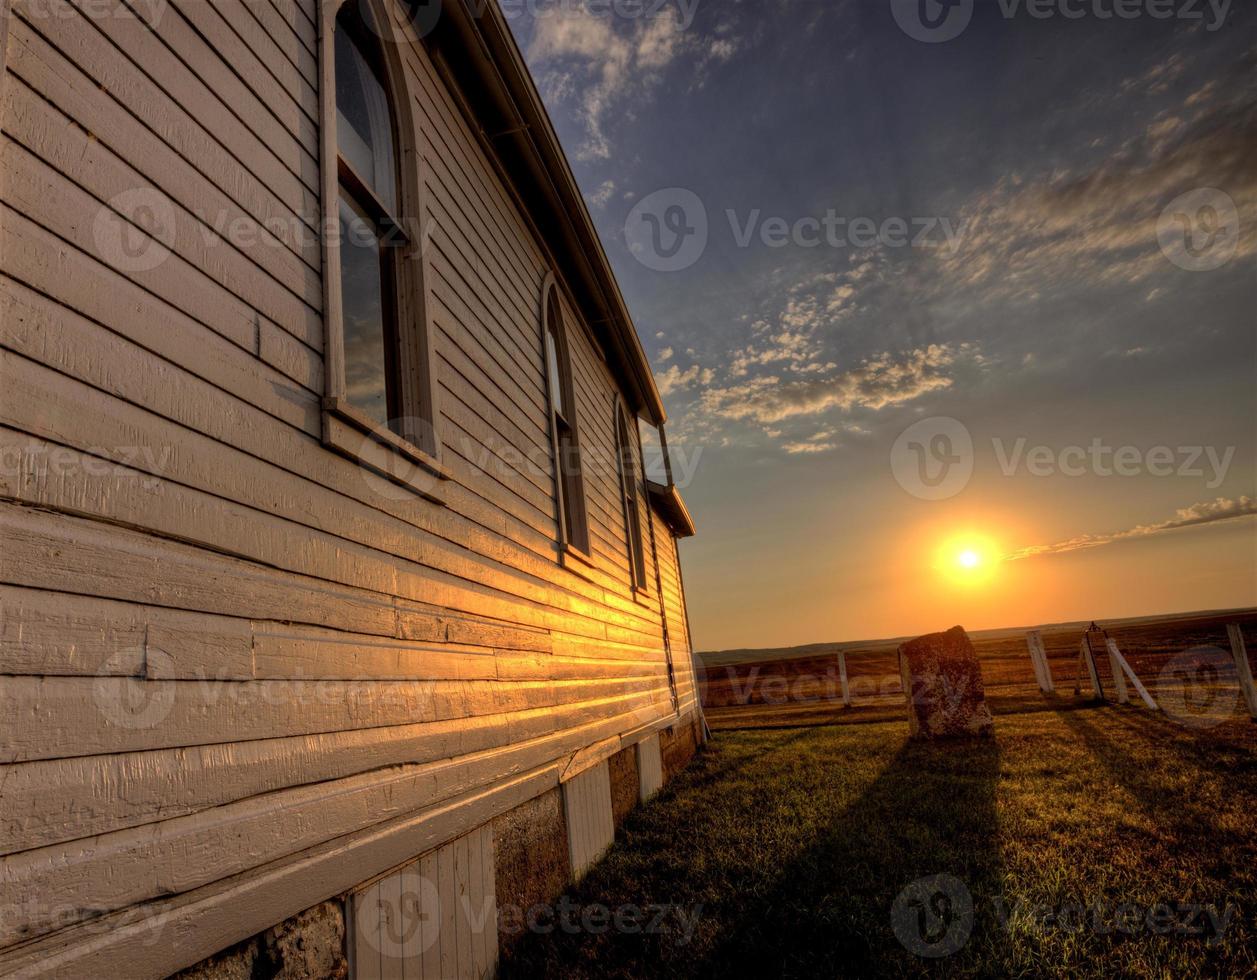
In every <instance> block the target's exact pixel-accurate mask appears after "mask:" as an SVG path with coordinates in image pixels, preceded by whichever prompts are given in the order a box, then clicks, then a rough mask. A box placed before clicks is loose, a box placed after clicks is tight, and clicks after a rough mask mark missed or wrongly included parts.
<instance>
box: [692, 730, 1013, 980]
mask: <svg viewBox="0 0 1257 980" xmlns="http://www.w3.org/2000/svg"><path fill="white" fill-rule="evenodd" d="M841 765H842V760H841V758H840V757H839V758H835V759H834V766H835V772H834V778H835V779H841V778H842V776H841V773H840V772H839V771H838V770H839V768H840V767H841ZM998 774H999V754H998V749H997V747H996V744H995V742H994V741H993V740H982V741H973V742H946V743H943V742H939V743H907V744H905V745H904V747H903V748H902V749H901V750H900V751H899V752H897V753H896V754H895V755H894V756H893V757H892V758H891V759H890V762H889V764H888V765H887V766H886V767H885V769H883V770H882V772H881V773H880V774H879V775H878V776H877V777H876V779H875V780H874V781H873V782H872V784H871V785H869V786H868V787H867V788H866V789H865V790H864V792H863V793H862V794H861V795H860V796H859V797H858V798H857V799H855V800H854V802H852V803H851V804H850V805H848V806H847V807H846V808H844V809H843V810H841V811H840V812H837V813H835V814H834V815H833V819H832V820H831V821H830V822H829V823H828V824H826V825H824V826H823V829H822V830H821V831H820V832H819V833H818V834H816V835H815V836H814V838H813V839H812V840H811V841H810V843H809V844H808V846H806V847H805V848H804V849H803V850H802V851H801V852H798V853H794V854H790V855H782V859H783V860H782V864H781V867H780V870H779V871H778V872H777V873H776V874H775V875H774V876H773V879H772V884H771V887H769V888H767V889H766V890H763V891H758V892H757V893H755V894H748V895H746V897H745V900H744V901H743V902H741V903H740V904H739V905H738V911H737V914H736V915H734V916H731V917H730V918H728V919H727V920H726V921H724V922H722V923H721V925H720V932H719V935H718V936H717V937H715V939H716V941H715V942H714V943H712V944H709V945H708V948H707V951H706V955H705V956H703V957H702V958H701V959H700V960H699V961H697V962H694V963H693V964H692V975H696V976H808V977H812V976H870V975H886V974H896V975H898V974H903V973H915V972H920V971H923V970H925V969H926V967H927V966H928V964H929V963H931V962H937V961H938V960H937V958H936V957H933V956H930V955H928V954H931V953H934V954H938V953H943V952H946V951H948V950H954V951H955V952H954V953H953V955H951V956H949V957H948V958H947V959H946V963H947V966H948V967H949V968H959V969H963V968H964V963H965V961H966V960H967V959H969V958H970V956H974V957H976V956H977V955H979V954H978V953H977V949H978V947H980V946H984V945H985V943H983V942H981V939H982V937H983V936H984V935H986V934H989V933H991V931H992V930H993V928H994V922H993V921H987V918H986V915H985V914H984V910H989V909H991V908H992V907H993V903H992V901H991V899H992V898H993V896H994V895H995V894H997V892H998V878H999V869H1000V865H999V851H998V846H997V834H996V829H997V828H996V811H995V787H996V781H997V779H998ZM938 875H946V876H950V877H951V878H953V879H955V882H954V883H952V882H950V881H948V882H943V881H939V882H937V887H935V886H934V885H931V886H929V887H927V888H926V889H925V892H924V894H926V895H929V896H930V897H932V898H933V903H932V907H933V908H934V910H935V911H938V912H941V913H944V915H943V918H942V920H941V921H937V920H936V921H934V922H933V923H931V922H929V921H927V917H926V915H925V914H924V912H923V911H922V910H921V908H920V903H919V901H917V900H913V899H910V900H908V901H906V902H902V903H901V905H900V906H898V907H897V906H896V899H897V898H899V896H900V895H901V893H902V892H903V891H904V889H905V888H907V887H908V886H909V885H910V884H911V883H913V882H916V881H919V880H921V879H931V878H934V876H938ZM957 885H958V886H959V891H953V892H952V893H951V894H950V896H949V898H948V899H943V898H941V897H939V895H938V893H939V892H940V891H943V890H946V889H947V888H951V889H956V888H957ZM966 896H968V897H970V898H971V899H972V903H973V907H975V908H976V909H977V915H976V920H975V919H973V918H966V916H965V915H964V912H963V906H964V903H965V901H966ZM896 908H898V914H897V915H896V921H895V922H892V910H894V909H896ZM896 923H897V926H898V927H897V928H896ZM971 930H972V931H973V937H972V939H970V938H969V937H970V931H971ZM966 940H968V941H966ZM975 940H976V942H975ZM908 947H911V949H909V948H908ZM966 950H968V952H969V956H967V955H966Z"/></svg>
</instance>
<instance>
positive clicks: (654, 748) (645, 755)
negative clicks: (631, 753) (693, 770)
mask: <svg viewBox="0 0 1257 980" xmlns="http://www.w3.org/2000/svg"><path fill="white" fill-rule="evenodd" d="M637 771H638V774H639V776H640V782H641V787H640V788H641V793H640V799H641V800H642V801H643V802H645V801H646V800H648V799H650V798H651V797H652V796H654V795H655V794H656V793H657V792H659V790H660V789H662V788H663V756H662V753H661V751H660V746H659V736H658V735H648V736H647V737H646V738H644V739H642V740H641V741H640V742H638V743H637Z"/></svg>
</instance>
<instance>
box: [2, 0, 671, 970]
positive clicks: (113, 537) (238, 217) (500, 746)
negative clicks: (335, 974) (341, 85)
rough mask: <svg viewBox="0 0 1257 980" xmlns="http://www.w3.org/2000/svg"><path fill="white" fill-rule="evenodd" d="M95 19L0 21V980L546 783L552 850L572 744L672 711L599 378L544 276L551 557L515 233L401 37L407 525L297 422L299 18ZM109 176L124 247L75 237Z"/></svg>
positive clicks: (656, 548)
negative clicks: (412, 238) (570, 480)
mask: <svg viewBox="0 0 1257 980" xmlns="http://www.w3.org/2000/svg"><path fill="white" fill-rule="evenodd" d="M128 2H129V0H128ZM389 2H394V0H389ZM132 9H133V12H134V14H135V15H134V16H127V17H116V18H93V17H89V16H87V15H85V14H84V13H82V12H81V11H79V10H78V9H77V8H75V7H73V6H68V7H67V8H66V9H65V10H64V11H62V12H61V14H60V15H59V16H56V17H43V16H35V15H31V14H30V13H28V12H27V11H25V10H24V9H23V7H22V6H21V5H20V4H19V5H18V7H17V8H16V9H15V10H14V11H13V14H12V16H11V17H10V23H9V29H8V38H7V43H6V46H5V61H4V77H3V82H4V84H3V85H2V86H0V106H2V111H0V127H2V128H3V134H4V141H3V144H2V145H3V150H2V154H3V156H2V159H0V167H2V168H3V178H4V179H3V181H2V182H0V194H2V196H3V203H4V208H3V210H2V211H0V255H2V256H3V267H2V268H0V381H2V384H0V450H3V456H4V461H5V464H6V465H5V466H4V467H3V468H2V469H0V541H2V542H3V549H2V550H0V675H4V676H3V680H4V683H3V685H2V686H0V782H2V783H3V785H4V787H5V794H4V795H5V806H4V812H3V817H2V818H0V842H3V843H2V846H0V880H3V881H4V883H5V890H6V896H8V895H12V896H13V904H14V905H16V906H17V907H20V908H22V909H23V910H24V912H23V915H21V916H17V917H5V919H4V921H3V923H0V974H8V973H10V972H14V971H16V972H19V973H21V974H23V975H32V976H33V975H39V974H40V971H44V972H46V973H47V974H48V975H73V974H76V973H77V974H82V973H84V972H87V973H93V974H97V975H99V974H101V973H102V972H105V973H107V972H110V971H112V972H113V973H115V974H117V975H128V976H160V975H162V973H163V971H165V972H169V971H171V970H174V969H176V968H178V967H179V966H182V965H186V964H187V962H190V961H192V960H195V959H199V958H201V957H203V956H205V955H208V954H209V953H212V952H214V951H215V950H217V949H219V948H221V947H223V946H226V945H229V944H230V943H232V942H235V941H237V940H239V939H243V938H245V937H246V936H248V935H250V934H252V933H254V932H257V931H258V930H260V929H261V928H264V927H266V926H267V925H269V924H271V923H273V922H274V921H277V920H278V919H280V918H284V917H285V916H287V915H291V914H293V913H294V912H297V911H300V910H301V909H303V908H306V907H309V906H310V905H312V904H314V903H316V902H319V901H323V900H325V899H327V898H329V897H332V896H334V895H336V894H338V893H341V892H344V891H345V890H347V889H350V888H352V887H354V886H355V885H358V884H360V883H362V882H363V881H367V880H369V879H371V878H372V877H374V876H377V875H381V874H383V873H385V872H386V871H388V870H389V869H390V868H396V867H398V866H400V865H402V864H404V863H405V862H407V861H408V860H412V859H413V858H415V857H416V856H418V855H419V854H420V853H422V852H423V851H430V850H433V849H434V848H438V847H441V846H442V845H448V843H449V842H450V841H451V840H453V839H454V838H455V837H457V836H459V835H463V834H467V833H471V832H476V833H480V831H478V830H477V828H479V827H481V825H482V824H483V823H484V822H485V821H486V820H488V819H491V818H492V817H493V816H495V815H496V814H498V813H501V812H504V810H505V809H508V808H509V807H510V806H514V805H517V804H518V803H520V802H522V801H524V800H527V799H529V798H531V796H535V795H537V794H539V793H542V792H545V791H547V790H552V789H553V788H554V787H556V786H558V785H560V782H561V781H562V780H563V779H565V778H568V777H571V778H570V782H569V783H568V785H569V786H571V785H579V786H581V787H583V788H582V789H580V790H579V791H580V792H581V793H584V794H585V795H584V796H582V797H581V799H582V800H583V801H584V802H583V803H582V805H581V807H582V808H581V809H580V811H579V812H581V813H583V814H585V816H584V817H582V818H581V819H583V820H585V821H586V822H585V823H584V824H581V826H582V827H583V830H582V831H581V837H580V840H581V841H582V842H583V843H582V845H581V846H582V848H583V850H582V854H581V864H580V866H581V867H583V866H584V865H585V864H586V863H587V862H588V861H589V860H590V859H592V856H596V853H597V852H599V851H600V850H601V847H602V844H603V837H604V836H605V827H604V826H603V821H602V817H601V809H600V801H601V795H602V790H603V789H605V788H606V787H605V786H603V783H605V776H606V763H605V759H606V758H608V757H609V756H610V755H611V754H613V753H614V752H616V751H620V750H622V749H623V748H625V747H630V746H632V745H633V744H635V742H636V741H637V740H639V739H641V738H649V737H650V736H651V733H652V732H655V731H657V730H658V729H660V728H662V727H665V726H668V725H671V724H675V723H676V722H677V719H678V714H685V713H687V712H689V711H692V710H694V696H693V688H694V685H693V677H692V669H691V668H690V666H689V664H690V660H689V657H690V650H689V641H688V636H686V633H685V627H684V599H683V596H682V594H681V589H680V578H679V574H678V571H677V565H676V563H677V553H676V548H675V542H674V540H673V539H672V537H671V534H670V533H669V532H668V530H667V529H666V527H664V525H663V524H662V522H660V521H659V520H658V519H657V518H656V517H655V516H654V515H653V514H652V513H651V512H650V509H649V505H648V503H647V500H648V497H647V494H646V488H645V484H644V482H643V477H642V467H641V462H640V458H638V460H637V466H636V471H637V473H636V476H637V481H638V499H639V503H640V505H641V507H642V514H641V517H642V526H643V529H644V531H646V532H649V531H650V530H652V529H653V532H654V534H653V540H652V539H651V538H650V537H649V536H648V539H647V540H646V541H644V542H643V544H644V549H645V554H646V556H647V565H648V568H647V578H648V580H649V582H650V583H651V584H650V588H649V589H647V590H645V592H641V593H638V592H634V590H633V589H632V587H631V581H630V575H629V560H628V544H627V539H626V535H627V527H626V522H625V517H624V514H623V509H622V502H621V496H620V487H619V477H618V473H617V471H616V467H615V452H616V435H615V418H616V416H615V412H616V410H617V409H616V406H617V398H618V396H619V383H618V382H617V380H616V374H615V371H614V369H613V366H612V365H611V364H609V363H608V362H607V359H606V356H605V355H604V354H603V352H602V351H601V350H600V348H599V347H598V345H597V343H596V342H595V341H594V338H593V334H592V333H591V332H590V330H589V329H588V328H587V327H586V325H585V323H584V321H583V318H582V317H583V314H582V311H581V310H580V309H578V308H577V307H576V306H575V305H574V303H573V301H572V299H571V296H570V295H569V294H568V293H567V291H566V290H565V289H562V288H561V289H560V303H561V308H562V314H563V317H564V321H565V323H566V325H567V332H568V343H569V346H570V348H571V361H572V372H573V383H574V386H575V409H576V417H577V426H578V430H579V437H580V441H581V445H582V450H583V451H584V452H585V453H586V454H587V459H588V460H589V465H588V466H587V467H586V470H585V494H586V501H587V509H588V514H589V524H590V537H591V552H592V553H591V555H590V559H591V562H592V564H591V566H590V567H588V568H585V567H583V566H582V567H581V569H580V571H579V572H577V571H575V570H573V569H572V568H568V567H565V566H564V565H563V564H562V563H561V562H560V560H559V549H558V546H557V542H556V537H557V534H558V510H557V506H556V502H555V499H554V461H553V459H552V458H551V441H550V432H549V417H548V405H547V400H546V380H545V373H544V355H543V340H542V327H541V309H540V304H541V284H542V282H543V281H544V280H545V278H546V276H547V275H548V274H549V273H550V272H551V271H553V260H552V258H551V254H552V248H551V246H550V244H549V243H547V242H544V241H542V240H540V239H539V238H538V237H537V235H536V232H535V230H534V225H533V223H532V221H531V219H530V218H529V217H528V216H527V215H525V214H524V213H523V212H522V211H521V210H520V206H519V205H518V204H517V203H516V196H515V194H514V193H513V191H512V190H511V189H510V188H508V186H507V185H506V184H505V183H504V181H503V178H502V176H501V172H500V165H499V163H498V162H497V161H496V160H495V159H494V158H493V157H492V155H491V151H490V150H488V149H487V147H486V144H485V140H484V137H483V135H482V134H481V133H480V132H479V131H478V129H477V127H476V126H475V125H474V122H473V121H470V120H469V119H468V118H467V115H466V110H465V108H464V106H463V105H462V104H461V103H460V101H459V99H458V97H457V96H456V94H455V93H453V92H452V91H451V89H450V88H449V84H448V83H447V82H446V81H445V80H444V76H443V74H442V72H440V71H438V70H437V68H436V67H435V65H434V64H433V62H432V58H431V55H430V54H429V52H428V50H427V49H426V48H425V47H424V46H423V45H421V44H419V43H414V44H412V45H408V46H406V47H405V49H404V50H403V51H402V52H401V55H402V57H401V61H402V63H403V65H404V72H403V73H404V77H405V79H406V89H405V92H404V93H399V95H404V97H405V99H406V103H405V107H404V109H402V108H401V107H399V111H407V112H409V113H412V114H413V117H414V129H415V134H416V139H417V145H416V146H415V147H414V148H413V152H412V153H411V154H409V155H408V156H407V159H408V160H410V161H415V162H416V163H417V165H418V167H419V174H418V179H417V184H418V185H419V186H421V187H422V194H421V195H420V196H419V204H418V205H417V206H418V207H419V211H418V213H417V215H416V217H417V218H418V219H419V221H420V222H421V227H422V228H423V230H424V237H425V240H424V244H425V248H426V253H425V254H426V260H425V282H424V287H425V298H426V317H427V320H428V323H429V329H430V330H431V333H432V337H433V354H434V363H433V369H434V375H435V377H434V380H433V383H434V385H435V386H436V388H437V394H438V397H437V398H436V403H437V404H438V405H439V415H438V417H437V418H436V419H435V420H434V421H435V426H436V429H437V435H438V437H439V439H440V442H441V445H442V447H443V448H442V464H443V465H444V466H445V467H446V469H447V470H448V472H449V475H450V477H451V478H450V479H448V480H444V481H441V482H440V483H439V486H436V487H434V490H435V491H436V492H437V493H438V494H439V496H440V497H441V498H442V500H443V501H444V506H441V505H438V504H436V503H434V502H432V501H429V500H427V499H424V498H422V497H420V496H418V495H417V494H413V493H410V492H409V491H407V490H404V489H402V488H400V487H398V486H396V485H394V484H389V483H386V482H384V481H383V480H382V479H381V478H378V477H376V476H374V475H372V474H371V473H369V472H368V471H365V470H363V469H362V468H361V467H360V466H359V465H358V464H357V463H356V462H354V461H352V460H350V459H348V458H346V457H344V456H342V455H339V454H336V453H333V452H331V451H329V450H328V449H327V448H325V447H324V445H323V443H322V432H323V414H322V413H323V405H322V395H323V392H324V390H325V377H324V369H325V365H324V359H323V352H324V350H325V346H326V345H325V330H324V323H323V281H322V253H321V249H320V246H319V244H318V241H317V237H316V235H315V234H314V229H315V228H316V227H317V225H318V223H319V214H320V210H319V201H318V193H319V188H320V186H321V184H320V174H319V169H318V159H319V152H318V150H319V143H320V133H319V97H318V91H317V85H318V77H319V72H318V64H317V60H316V56H315V52H316V50H317V30H316V20H317V8H316V6H315V3H314V2H313V0H299V2H295V0H212V2H209V3H206V2H200V0H171V2H170V3H169V4H167V5H166V6H165V8H164V9H163V11H162V12H161V13H160V16H159V15H158V12H157V10H156V8H150V7H148V6H146V5H144V4H135V5H134V6H133V8H132ZM137 189H138V190H143V191H144V192H145V193H152V194H157V195H159V197H158V198H157V200H159V201H164V202H166V203H167V204H168V205H169V207H168V209H167V212H168V216H169V221H167V222H166V223H165V224H164V226H163V227H162V229H161V230H160V231H154V229H152V228H141V227H139V226H138V225H137V224H134V223H132V224H129V225H127V226H126V230H127V233H128V234H129V235H130V236H131V238H132V241H133V242H134V243H138V244H140V245H142V246H144V247H151V248H154V249H157V250H158V251H156V252H154V253H152V254H156V255H158V256H160V257H161V259H162V260H161V261H160V263H159V264H158V265H156V266H155V267H143V266H141V267H139V268H136V267H134V264H129V263H125V262H119V261H118V257H117V256H116V255H113V254H111V253H110V250H109V248H108V247H107V242H102V236H101V234H100V231H99V222H100V220H101V218H100V216H101V215H106V216H108V217H110V220H112V221H114V222H118V221H122V220H124V217H125V214H126V213H127V211H126V208H125V207H124V206H123V205H121V204H119V203H118V199H119V195H123V194H126V193H127V192H134V191H136V190H137ZM242 227H247V228H249V229H251V233H250V234H244V235H241V234H238V233H237V232H236V230H238V229H239V228H242ZM150 234H157V235H158V237H159V238H160V239H161V240H160V241H155V240H154V239H152V238H151V237H150ZM560 285H561V283H560ZM631 448H632V451H633V453H634V455H635V457H636V456H637V452H638V450H637V447H636V446H634V447H631ZM652 543H653V547H652ZM656 562H658V567H656V564H655V563H656ZM665 624H666V631H667V636H668V639H669V643H668V644H667V645H665V638H664V637H665ZM669 656H671V658H672V661H673V664H674V671H675V684H676V691H675V693H676V696H677V700H678V702H679V704H680V711H678V710H677V708H676V707H675V706H674V700H673V696H674V692H673V688H672V685H671V684H670V682H669V674H668V661H669ZM33 718H37V719H38V723H37V724H32V723H31V719H33ZM573 773H576V775H575V776H572V774H573ZM599 774H601V775H599ZM600 779H601V780H602V782H598V781H599V780H600ZM594 783H598V785H597V786H594ZM591 808H592V809H591ZM608 816H609V810H608ZM416 828H419V829H416ZM482 836H483V834H482ZM89 842H90V843H89ZM481 842H482V843H483V840H482V841H481ZM450 846H454V845H450ZM456 849H457V848H456ZM473 850H474V849H472V848H470V847H464V848H463V851H459V852H458V853H463V852H464V851H465V853H463V859H464V860H466V861H468V862H473V863H474V862H475V861H476V860H477V857H476V855H477V854H478V855H479V858H478V860H479V861H480V862H483V861H484V860H485V856H484V853H483V850H480V851H476V853H475V854H473ZM490 850H491V848H490ZM438 853H443V852H438ZM451 853H453V852H451ZM489 860H490V861H491V854H490V855H489ZM124 868H125V869H126V870H125V873H123V871H122V869H124ZM464 870H466V871H467V873H468V874H469V875H472V877H476V876H475V875H474V874H472V872H473V870H474V869H473V868H472V867H470V866H469V867H468V868H466V869H464ZM481 871H482V872H483V871H484V869H483V867H481ZM487 873H488V879H487V880H488V881H489V882H490V884H491V882H492V877H493V876H492V872H491V869H490V870H489V871H488V872H487ZM468 880H471V879H470V878H469V879H468ZM375 887H377V888H378V887H380V886H379V884H378V883H377V884H376V886H375ZM242 897H243V898H242ZM245 899H247V900H245ZM155 903H161V907H162V908H163V909H166V910H167V911H166V913H164V914H168V915H169V916H170V919H169V923H170V926H169V928H170V930H171V931H170V932H169V933H168V934H164V937H163V942H162V943H161V944H160V945H159V946H158V947H156V948H152V944H149V946H146V947H145V949H146V952H144V954H143V955H142V956H140V957H139V959H136V958H134V957H132V958H130V959H129V958H128V956H131V954H130V953H128V948H127V943H132V944H135V943H139V942H140V941H141V939H140V936H141V933H140V932H139V931H136V928H134V927H133V924H132V923H131V921H130V920H128V921H126V922H121V923H120V924H119V921H118V917H120V916H124V915H131V914H132V913H134V912H135V911H136V910H143V909H149V908H156V907H157V904H155ZM93 918H96V919H99V920H100V923H85V920H88V919H93ZM110 922H113V923H115V925H114V926H113V927H111V928H110V929H109V930H108V931H107V933H106V932H102V931H101V930H99V929H98V928H97V926H99V925H100V924H101V923H110ZM82 925H88V926H89V928H85V929H76V927H77V926H82ZM165 935H170V936H172V937H183V938H182V939H180V940H179V941H177V942H173V944H172V943H171V942H167V941H165ZM102 936H104V937H105V938H102ZM89 939H90V942H88V940H89ZM12 944H19V948H16V949H13V950H9V951H7V952H6V951H5V950H4V947H6V946H9V945H12ZM41 944H53V945H54V946H55V955H54V954H50V953H49V948H50V947H47V946H44V945H41ZM460 949H461V946H460ZM40 950H42V951H43V954H42V955H39V951H40ZM462 952H467V953H468V955H470V947H469V948H468V949H467V950H462ZM462 952H460V953H459V955H462ZM489 952H490V951H489V950H488V949H485V950H484V951H483V953H484V955H485V956H487V955H489ZM460 962H461V960H460ZM468 962H473V963H474V964H476V965H477V967H479V965H481V964H482V963H488V964H490V965H491V963H492V961H491V960H483V958H474V957H473V959H471V960H468Z"/></svg>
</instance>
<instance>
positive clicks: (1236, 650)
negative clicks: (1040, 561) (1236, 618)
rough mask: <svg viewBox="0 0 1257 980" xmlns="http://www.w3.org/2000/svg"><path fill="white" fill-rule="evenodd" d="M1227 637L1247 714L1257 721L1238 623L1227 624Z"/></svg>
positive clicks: (1255, 699)
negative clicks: (1229, 639)
mask: <svg viewBox="0 0 1257 980" xmlns="http://www.w3.org/2000/svg"><path fill="white" fill-rule="evenodd" d="M1226 633H1227V636H1229V637H1230V638H1231V656H1232V657H1234V658H1235V673H1236V674H1237V675H1238V676H1239V680H1240V690H1241V691H1243V692H1244V700H1245V701H1247V702H1248V713H1249V714H1250V715H1252V716H1253V718H1254V719H1257V688H1254V687H1253V671H1252V668H1251V667H1249V665H1248V651H1247V650H1245V649H1244V634H1243V633H1242V632H1241V631H1240V624H1239V623H1228V624H1227V627H1226Z"/></svg>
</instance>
